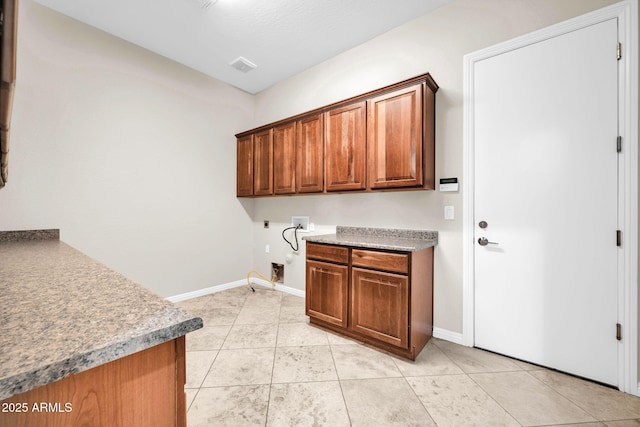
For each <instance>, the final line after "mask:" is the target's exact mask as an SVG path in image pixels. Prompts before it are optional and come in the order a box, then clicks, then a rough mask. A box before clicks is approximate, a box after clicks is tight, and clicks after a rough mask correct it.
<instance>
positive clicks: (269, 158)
mask: <svg viewBox="0 0 640 427" xmlns="http://www.w3.org/2000/svg"><path fill="white" fill-rule="evenodd" d="M253 194H254V195H256V196H264V195H270V194H273V129H267V130H264V131H262V132H256V133H255V134H254V135H253Z"/></svg>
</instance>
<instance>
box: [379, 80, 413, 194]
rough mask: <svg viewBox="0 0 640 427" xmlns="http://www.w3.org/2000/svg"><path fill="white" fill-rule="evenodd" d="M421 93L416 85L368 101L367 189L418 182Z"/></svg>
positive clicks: (407, 185) (409, 185)
mask: <svg viewBox="0 0 640 427" xmlns="http://www.w3.org/2000/svg"><path fill="white" fill-rule="evenodd" d="M422 92H423V88H422V85H421V84H418V85H414V86H409V87H407V88H404V89H399V90H397V91H394V92H391V93H387V94H384V95H380V96H377V97H375V98H372V99H370V100H369V101H368V104H367V114H368V117H367V128H368V129H367V144H368V147H367V150H368V156H369V188H371V189H375V188H393V187H416V186H419V185H422V183H423V177H422V148H423V118H422V111H423V97H422Z"/></svg>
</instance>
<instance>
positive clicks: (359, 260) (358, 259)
mask: <svg viewBox="0 0 640 427" xmlns="http://www.w3.org/2000/svg"><path fill="white" fill-rule="evenodd" d="M351 263H352V264H353V266H358V267H367V268H372V269H375V270H385V271H394V272H396V273H408V272H409V255H407V254H396V253H390V252H380V251H371V250H365V249H353V251H351Z"/></svg>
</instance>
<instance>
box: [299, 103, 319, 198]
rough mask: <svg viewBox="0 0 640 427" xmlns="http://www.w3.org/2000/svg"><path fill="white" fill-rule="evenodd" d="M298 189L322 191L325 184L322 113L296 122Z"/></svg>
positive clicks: (304, 191)
mask: <svg viewBox="0 0 640 427" xmlns="http://www.w3.org/2000/svg"><path fill="white" fill-rule="evenodd" d="M296 131H297V134H298V135H297V136H298V138H297V142H296V144H297V147H296V191H297V192H298V193H314V192H316V193H317V192H321V191H322V189H323V185H324V176H323V172H322V168H323V147H322V146H323V132H322V114H317V115H315V116H310V117H306V118H304V119H301V120H298V122H297V123H296Z"/></svg>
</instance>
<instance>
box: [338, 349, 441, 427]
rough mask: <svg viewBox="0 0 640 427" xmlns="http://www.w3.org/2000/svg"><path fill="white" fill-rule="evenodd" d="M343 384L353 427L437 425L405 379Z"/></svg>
mask: <svg viewBox="0 0 640 427" xmlns="http://www.w3.org/2000/svg"><path fill="white" fill-rule="evenodd" d="M345 347H350V346H345ZM340 384H341V386H342V393H343V395H344V400H345V402H346V404H347V411H348V412H349V418H350V419H351V425H353V426H354V427H358V426H365V427H370V426H387V427H392V426H402V427H408V426H435V425H436V424H435V423H434V422H433V420H432V419H431V417H430V416H429V414H428V413H427V411H426V410H425V409H424V406H423V405H422V403H421V402H420V400H418V398H417V397H416V395H415V394H414V392H413V390H412V389H411V387H409V384H407V382H406V381H405V379H404V378H382V379H366V380H346V381H340Z"/></svg>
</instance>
